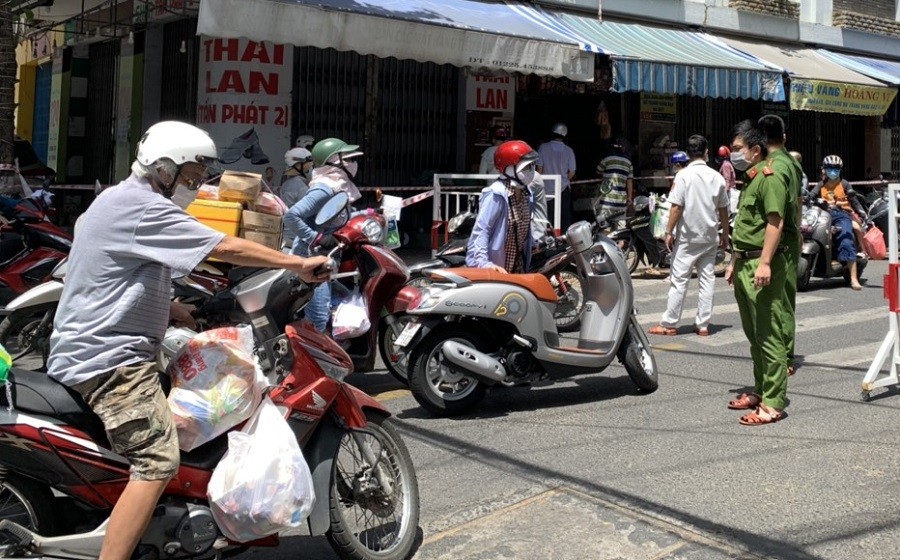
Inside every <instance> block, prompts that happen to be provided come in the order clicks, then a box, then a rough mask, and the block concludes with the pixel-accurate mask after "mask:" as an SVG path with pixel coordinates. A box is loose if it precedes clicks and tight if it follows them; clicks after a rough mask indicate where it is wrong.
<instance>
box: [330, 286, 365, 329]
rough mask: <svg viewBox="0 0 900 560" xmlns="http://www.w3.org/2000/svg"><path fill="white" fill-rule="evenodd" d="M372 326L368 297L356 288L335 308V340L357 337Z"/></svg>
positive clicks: (332, 327) (333, 326)
mask: <svg viewBox="0 0 900 560" xmlns="http://www.w3.org/2000/svg"><path fill="white" fill-rule="evenodd" d="M370 326H371V323H370V322H369V308H368V306H367V305H366V298H364V297H363V295H362V294H361V293H359V290H358V289H356V290H353V292H352V293H351V294H350V295H349V296H347V298H346V299H345V300H344V301H342V302H341V303H340V304H338V306H337V309H335V310H334V317H333V318H332V320H331V335H332V336H333V337H334V339H335V340H345V339H347V338H355V337H357V336H359V335H361V334H365V333H366V332H368V330H369V327H370Z"/></svg>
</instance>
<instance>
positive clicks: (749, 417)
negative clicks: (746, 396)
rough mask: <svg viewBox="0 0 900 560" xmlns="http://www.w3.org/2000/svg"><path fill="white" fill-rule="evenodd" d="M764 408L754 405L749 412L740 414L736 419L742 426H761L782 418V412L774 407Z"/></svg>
mask: <svg viewBox="0 0 900 560" xmlns="http://www.w3.org/2000/svg"><path fill="white" fill-rule="evenodd" d="M766 408H768V407H766ZM766 408H763V405H759V406H757V407H756V410H754V411H753V412H751V413H750V414H745V415H743V416H741V419H740V420H738V422H740V423H741V425H742V426H762V425H764V424H774V423H775V422H778V421H779V420H781V419H782V418H784V413H783V412H781V411H778V410H775V409H774V408H769V409H768V410H766ZM770 411H771V412H770Z"/></svg>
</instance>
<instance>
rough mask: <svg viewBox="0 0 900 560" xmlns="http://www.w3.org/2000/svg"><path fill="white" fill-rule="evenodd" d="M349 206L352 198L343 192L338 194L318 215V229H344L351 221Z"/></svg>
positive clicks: (329, 200)
mask: <svg viewBox="0 0 900 560" xmlns="http://www.w3.org/2000/svg"><path fill="white" fill-rule="evenodd" d="M349 205H350V197H349V196H348V195H347V193H345V192H343V191H341V192H339V193H336V194H335V195H334V196H332V197H331V198H330V199H328V202H326V203H325V205H324V206H322V209H321V210H319V213H318V214H316V227H317V228H318V229H331V230H335V229H338V228H340V227H342V226H343V225H344V224H346V223H347V221H348V220H349V219H350V209H349V208H348V207H349Z"/></svg>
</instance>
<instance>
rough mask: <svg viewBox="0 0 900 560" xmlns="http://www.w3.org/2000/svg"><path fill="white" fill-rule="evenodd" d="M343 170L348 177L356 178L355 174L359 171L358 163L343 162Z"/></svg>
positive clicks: (351, 161)
mask: <svg viewBox="0 0 900 560" xmlns="http://www.w3.org/2000/svg"><path fill="white" fill-rule="evenodd" d="M344 169H345V170H346V171H347V174H348V175H350V176H351V177H356V172H357V171H358V170H359V163H358V162H356V161H354V160H350V161H345V162H344Z"/></svg>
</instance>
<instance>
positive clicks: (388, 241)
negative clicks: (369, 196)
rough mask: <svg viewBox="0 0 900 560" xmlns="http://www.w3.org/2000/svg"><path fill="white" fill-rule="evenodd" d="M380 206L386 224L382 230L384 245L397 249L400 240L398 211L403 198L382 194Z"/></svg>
mask: <svg viewBox="0 0 900 560" xmlns="http://www.w3.org/2000/svg"><path fill="white" fill-rule="evenodd" d="M381 208H382V210H383V212H384V219H385V220H387V225H386V226H385V231H384V246H385V247H387V248H388V249H399V248H400V245H401V242H400V213H401V211H402V210H403V199H402V198H400V197H399V196H391V195H389V194H386V195H384V197H383V198H382V203H381Z"/></svg>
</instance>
